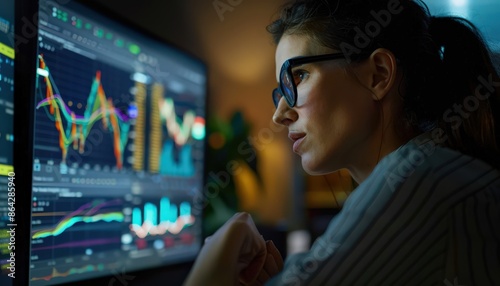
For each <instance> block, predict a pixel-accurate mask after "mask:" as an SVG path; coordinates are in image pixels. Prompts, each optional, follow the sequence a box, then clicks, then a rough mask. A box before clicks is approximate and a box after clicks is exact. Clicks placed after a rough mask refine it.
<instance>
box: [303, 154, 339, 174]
mask: <svg viewBox="0 0 500 286" xmlns="http://www.w3.org/2000/svg"><path fill="white" fill-rule="evenodd" d="M301 158H302V168H303V169H304V171H305V172H306V173H307V174H309V175H312V176H319V175H326V174H330V173H332V172H335V171H338V170H340V169H342V168H343V167H339V166H335V165H336V164H332V163H334V162H331V161H330V162H321V161H319V160H313V158H310V157H308V156H307V155H305V154H304V155H303V156H302V157H301Z"/></svg>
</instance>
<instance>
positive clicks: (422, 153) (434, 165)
mask: <svg viewBox="0 0 500 286" xmlns="http://www.w3.org/2000/svg"><path fill="white" fill-rule="evenodd" d="M439 143H440V142H439V141H438V142H436V140H435V139H434V138H433V137H432V136H429V135H428V134H425V135H423V136H419V137H417V138H414V139H413V140H411V141H410V142H408V144H406V145H405V146H404V148H401V149H402V150H401V152H400V154H399V160H398V163H397V164H396V165H395V166H394V168H393V169H392V170H391V172H392V174H393V180H394V179H395V178H394V177H395V176H396V175H398V176H401V177H403V178H400V179H399V180H398V181H399V184H398V185H399V188H400V189H415V188H419V189H421V188H426V189H432V190H436V191H437V190H439V191H440V192H446V193H454V192H457V191H458V190H464V189H467V190H469V191H470V192H476V191H479V190H485V189H496V190H497V191H500V170H498V169H496V168H494V167H493V166H491V165H489V164H487V163H486V162H484V161H482V160H480V159H478V158H474V157H471V156H469V155H466V154H463V153H461V152H459V151H457V150H453V149H450V148H447V147H443V146H441V144H439Z"/></svg>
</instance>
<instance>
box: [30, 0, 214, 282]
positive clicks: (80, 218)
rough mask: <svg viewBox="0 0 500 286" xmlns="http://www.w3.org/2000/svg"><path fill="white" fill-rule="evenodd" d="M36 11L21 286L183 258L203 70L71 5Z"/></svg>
mask: <svg viewBox="0 0 500 286" xmlns="http://www.w3.org/2000/svg"><path fill="white" fill-rule="evenodd" d="M60 3H65V4H60ZM39 5H40V6H39V7H40V10H39V28H38V32H39V33H38V47H39V48H38V55H37V63H38V66H37V72H36V73H37V75H36V78H37V79H36V92H35V96H34V100H35V102H34V109H35V110H34V113H35V114H34V134H33V177H32V178H33V183H32V185H33V186H32V190H33V192H32V212H31V216H32V222H31V251H30V258H31V262H30V274H29V279H30V284H31V285H54V284H59V283H74V282H75V281H82V280H85V279H90V278H94V277H99V276H109V275H111V276H112V275H115V274H116V273H122V272H126V273H131V272H132V271H136V270H141V269H146V268H154V267H159V266H165V265H172V264H176V263H181V262H185V261H189V260H193V259H194V258H195V256H196V255H197V253H198V251H199V249H200V247H201V243H202V241H201V240H202V227H201V219H202V208H203V201H202V200H201V199H200V198H201V193H202V189H203V184H204V173H205V172H204V160H205V118H206V100H207V98H206V83H207V79H206V73H207V72H206V67H205V65H204V64H203V63H202V62H201V61H199V60H198V59H196V58H194V57H192V56H190V55H188V54H186V53H184V52H182V51H180V50H178V49H176V48H174V47H172V46H170V45H168V44H166V43H164V42H162V41H157V40H155V39H154V38H152V37H149V36H147V35H145V34H142V33H138V32H136V31H135V30H134V29H131V28H129V26H127V25H124V24H123V23H122V22H120V21H114V20H110V19H109V18H110V17H109V15H102V14H100V13H98V12H97V11H95V10H93V9H91V8H89V7H88V6H85V5H83V4H81V3H77V2H75V1H47V0H40V4H39Z"/></svg>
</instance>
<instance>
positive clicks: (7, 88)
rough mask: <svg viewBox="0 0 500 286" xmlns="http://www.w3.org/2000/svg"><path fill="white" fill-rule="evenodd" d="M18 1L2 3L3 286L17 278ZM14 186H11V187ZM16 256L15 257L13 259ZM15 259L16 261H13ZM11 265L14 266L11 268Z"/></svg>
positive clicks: (0, 159) (0, 209)
mask: <svg viewBox="0 0 500 286" xmlns="http://www.w3.org/2000/svg"><path fill="white" fill-rule="evenodd" d="M14 58H15V52H14V0H2V1H1V2H0V267H1V271H0V285H12V283H13V281H14V279H15V266H16V265H15V253H16V249H15V241H13V243H11V238H12V239H13V240H14V239H15V236H14V235H15V232H13V231H11V228H14V231H15V226H14V224H15V223H16V221H15V216H14V210H15V197H14V195H13V194H14V193H15V188H12V186H13V183H14V182H13V181H14V180H15V173H14V163H13V160H14V156H13V146H14ZM9 183H10V186H9ZM11 254H14V256H11ZM12 257H13V258H12ZM11 262H13V264H12V265H11Z"/></svg>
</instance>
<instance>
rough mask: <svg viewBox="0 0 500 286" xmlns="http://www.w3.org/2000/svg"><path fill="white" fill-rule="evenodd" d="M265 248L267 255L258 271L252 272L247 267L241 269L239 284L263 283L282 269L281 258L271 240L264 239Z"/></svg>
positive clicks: (257, 284) (253, 284)
mask: <svg viewBox="0 0 500 286" xmlns="http://www.w3.org/2000/svg"><path fill="white" fill-rule="evenodd" d="M266 250H267V255H266V259H265V261H264V266H263V267H262V269H261V270H260V271H259V272H258V273H254V272H252V271H250V269H248V268H247V269H246V270H243V271H242V272H241V273H240V277H239V279H240V283H241V284H243V285H252V286H261V285H264V283H266V281H267V280H269V279H271V278H272V277H273V276H274V275H276V274H278V273H279V272H280V271H281V270H282V269H283V258H282V257H281V254H280V252H279V251H278V249H277V248H276V246H274V243H273V242H272V241H271V240H268V241H266ZM255 278H256V279H255ZM252 279H253V280H254V281H253V282H251V280H252Z"/></svg>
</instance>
